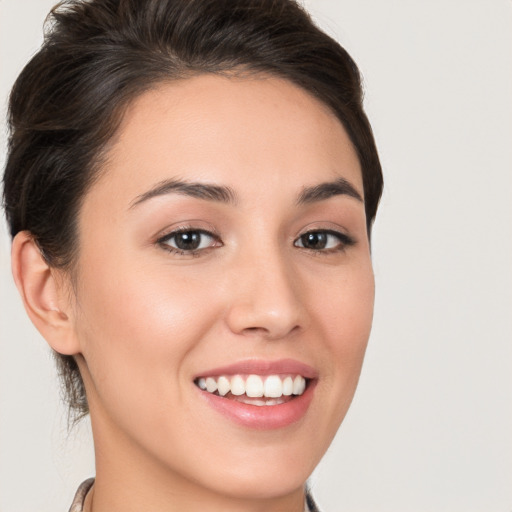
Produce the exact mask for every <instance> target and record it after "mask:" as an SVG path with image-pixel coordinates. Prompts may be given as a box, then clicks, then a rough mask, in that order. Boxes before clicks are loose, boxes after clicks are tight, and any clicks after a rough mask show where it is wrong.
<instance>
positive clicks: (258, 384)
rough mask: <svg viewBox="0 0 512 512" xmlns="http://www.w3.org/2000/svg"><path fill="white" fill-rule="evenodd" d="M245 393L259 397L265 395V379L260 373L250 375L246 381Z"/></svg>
mask: <svg viewBox="0 0 512 512" xmlns="http://www.w3.org/2000/svg"><path fill="white" fill-rule="evenodd" d="M245 394H246V395H247V396H249V397H253V398H257V397H260V396H263V381H262V380H261V377H260V376H259V375H249V377H247V380H246V382H245Z"/></svg>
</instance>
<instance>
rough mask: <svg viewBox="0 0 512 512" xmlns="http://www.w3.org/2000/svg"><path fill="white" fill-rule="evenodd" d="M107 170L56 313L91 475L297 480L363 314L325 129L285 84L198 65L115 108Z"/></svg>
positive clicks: (334, 404) (349, 203) (341, 188)
mask: <svg viewBox="0 0 512 512" xmlns="http://www.w3.org/2000/svg"><path fill="white" fill-rule="evenodd" d="M104 167H105V168H104V172H103V173H102V174H101V177H100V178H99V180H98V181H97V182H95V183H94V185H93V186H92V188H91V189H90V191H89V192H88V194H87V196H86V197H85V200H84V203H83V207H82V209H81V212H80V215H79V238H80V254H79V261H78V282H77V284H76V287H75V289H76V302H75V306H74V308H75V309H74V317H73V321H74V336H76V339H77V341H78V343H79V345H80V352H81V355H80V356H79V357H78V359H79V364H80V368H81V371H82V374H83V377H84V380H85V383H86V388H87V393H88V400H89V404H90V409H91V417H92V422H93V431H94V435H95V442H96V447H97V463H98V475H99V474H100V473H101V471H118V472H121V473H120V474H122V473H123V472H124V473H127V472H128V473H129V472H131V471H135V472H137V474H138V475H139V476H138V478H151V479H152V480H153V481H158V479H161V481H164V480H166V479H167V480H166V481H175V482H177V483H179V484H180V485H181V486H182V487H183V486H185V485H191V486H192V487H197V488H198V489H202V490H203V491H205V492H214V493H220V494H225V495H230V496H238V497H255V498H257V497H265V496H266V497H272V496H278V495H280V494H285V493H291V492H293V491H294V490H297V489H299V488H301V486H302V485H303V483H304V481H305V480H306V479H307V477H308V476H309V474H310V473H311V471H312V470H313V468H314V467H315V466H316V464H317V463H318V462H319V460H320V458H321V457H322V455H323V453H324V452H325V450H326V449H327V447H328V445H329V443H330V442H331V440H332V438H333V436H334V434H335V432H336V430H337V429H338V427H339V425H340V423H341V421H342V419H343V417H344V415H345V413H346V411H347V408H348V406H349V404H350V401H351V399H352V396H353V394H354V390H355V387H356V383H357V380H358V377H359V373H360V368H361V364H362V361H363V355H364V352H365V347H366V343H367V339H368V335H369V332H370V324H371V320H372V310H373V297H374V281H373V273H372V266H371V261H370V251H369V244H368V238H367V232H366V217H365V210H364V204H363V199H362V198H363V187H362V179H361V170H360V165H359V163H358V159H357V156H356V153H355V151H354V148H353V147H352V144H351V143H350V141H349V138H348V136H347V134H346V133H345V130H344V129H343V127H342V125H341V124H340V122H339V121H338V120H337V118H336V117H335V116H334V115H333V114H332V113H331V112H330V111H329V110H328V109H327V108H326V107H325V106H324V105H323V104H322V103H320V102H319V101H318V100H316V99H314V98H313V97H311V96H310V95H309V94H307V93H306V92H304V91H303V90H302V89H300V88H298V87H296V86H294V85H292V84H291V83H289V82H287V81H284V80H280V79H277V78H269V77H257V78H250V79H240V78H226V77H218V76H211V75H203V76H198V77H195V78H192V79H188V80H185V81H182V82H174V83H172V84H164V85H161V86H159V87H158V88H157V89H155V90H152V91H150V92H147V93H145V94H144V95H142V96H141V97H139V98H138V99H137V100H136V101H135V102H134V103H132V104H131V106H130V108H129V109H128V111H127V112H126V115H125V117H124V120H123V123H122V125H121V127H120V130H119V132H118V135H117V137H116V138H115V141H114V143H113V145H112V146H111V149H110V150H109V153H108V158H107V162H106V163H105V164H104ZM359 196H360V197H359ZM237 376H238V377H237ZM293 381H295V382H293ZM304 383H305V384H306V386H305V389H304ZM205 386H207V389H202V388H204V387H205ZM216 386H218V387H219V388H220V393H219V390H217V391H215V388H216ZM261 393H263V396H261ZM290 393H291V395H290ZM294 393H296V394H294ZM222 395H224V396H222ZM248 395H252V396H248ZM267 395H268V396H267ZM128 461H129V462H128Z"/></svg>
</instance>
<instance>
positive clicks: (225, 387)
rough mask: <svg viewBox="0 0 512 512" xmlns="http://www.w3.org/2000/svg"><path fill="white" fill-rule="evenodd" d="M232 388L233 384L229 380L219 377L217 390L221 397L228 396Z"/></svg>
mask: <svg viewBox="0 0 512 512" xmlns="http://www.w3.org/2000/svg"><path fill="white" fill-rule="evenodd" d="M230 388H231V384H230V382H229V380H228V379H227V378H226V377H224V376H222V377H219V380H218V381H217V389H218V390H219V395H220V396H224V395H226V394H227V393H229V390H230Z"/></svg>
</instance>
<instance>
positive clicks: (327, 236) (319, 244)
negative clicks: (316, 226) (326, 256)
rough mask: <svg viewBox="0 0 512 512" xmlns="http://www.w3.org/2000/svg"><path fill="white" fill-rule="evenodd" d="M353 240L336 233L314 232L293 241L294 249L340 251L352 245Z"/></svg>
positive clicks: (326, 231)
mask: <svg viewBox="0 0 512 512" xmlns="http://www.w3.org/2000/svg"><path fill="white" fill-rule="evenodd" d="M354 243H355V242H354V240H353V239H352V238H351V237H349V236H348V235H345V234H344V233H340V232H338V231H331V230H315V231H308V232H307V233H304V234H302V235H300V236H299V238H297V240H295V242H294V245H295V247H302V248H304V249H309V250H311V251H325V252H329V251H334V252H335V251H337V250H340V251H342V250H343V249H344V248H345V247H347V246H350V245H354Z"/></svg>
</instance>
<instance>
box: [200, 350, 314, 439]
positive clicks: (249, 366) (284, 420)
mask: <svg viewBox="0 0 512 512" xmlns="http://www.w3.org/2000/svg"><path fill="white" fill-rule="evenodd" d="M246 374H255V375H278V374H298V375H302V376H303V377H306V378H307V379H308V385H307V387H306V390H305V391H304V393H303V394H302V395H299V396H296V397H294V398H293V400H290V401H289V402H286V403H283V404H279V405H271V406H257V405H250V404H244V403H241V402H238V401H235V400H230V399H228V398H225V397H222V396H218V395H214V394H213V393H208V392H207V391H203V390H201V389H200V388H199V387H197V386H196V390H197V392H198V393H199V394H200V396H201V398H202V399H203V400H205V402H206V403H207V404H208V405H209V406H210V407H212V408H213V409H214V410H215V411H216V412H217V413H220V414H221V415H223V416H224V417H225V418H227V419H228V420H230V421H232V422H235V423H237V424H238V425H241V426H244V427H247V428H251V429H256V430H272V429H280V428H285V427H288V426H290V425H292V424H294V423H297V422H298V421H300V420H301V419H302V418H304V416H305V415H306V413H307V411H308V408H309V405H310V403H311V400H312V399H313V396H314V392H315V388H316V384H317V379H318V372H317V371H316V370H315V369H314V368H312V367H311V366H309V365H306V364H304V363H301V362H299V361H295V360H292V359H282V360H279V361H260V360H247V361H241V362H238V363H235V364H232V365H228V366H223V367H219V368H214V369H211V370H208V371H206V372H203V373H201V374H198V375H197V377H204V376H208V377H218V376H220V375H246ZM197 377H196V378H197Z"/></svg>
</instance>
